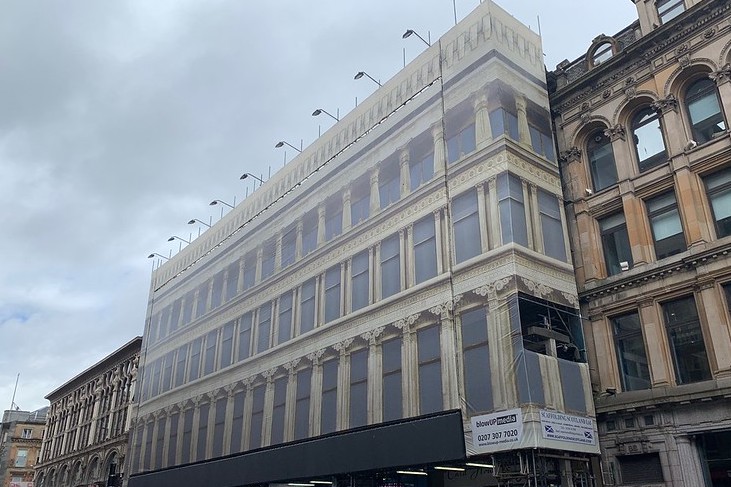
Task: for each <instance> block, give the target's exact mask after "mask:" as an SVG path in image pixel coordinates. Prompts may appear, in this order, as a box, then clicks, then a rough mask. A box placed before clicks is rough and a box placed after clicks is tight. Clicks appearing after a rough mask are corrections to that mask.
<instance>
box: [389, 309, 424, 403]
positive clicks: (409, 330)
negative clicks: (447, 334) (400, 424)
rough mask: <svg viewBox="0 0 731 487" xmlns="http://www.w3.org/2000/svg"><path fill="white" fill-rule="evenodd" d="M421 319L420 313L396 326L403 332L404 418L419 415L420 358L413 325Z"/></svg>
mask: <svg viewBox="0 0 731 487" xmlns="http://www.w3.org/2000/svg"><path fill="white" fill-rule="evenodd" d="M418 319H419V313H417V314H414V315H411V316H408V317H406V318H404V319H401V320H398V321H397V322H395V323H394V326H395V327H396V328H398V329H400V330H401V333H402V340H401V370H402V380H401V396H402V398H403V403H404V410H403V414H404V417H408V416H416V415H417V414H419V408H418V402H417V398H418V397H419V391H418V387H417V384H418V383H419V378H418V376H417V372H418V369H417V362H418V357H417V353H416V339H415V338H414V335H415V330H414V329H413V325H414V324H415V323H416V320H418Z"/></svg>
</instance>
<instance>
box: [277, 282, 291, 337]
mask: <svg viewBox="0 0 731 487" xmlns="http://www.w3.org/2000/svg"><path fill="white" fill-rule="evenodd" d="M278 321H279V324H278V328H279V329H278V333H279V335H278V337H277V343H284V342H286V341H288V340H289V339H290V338H292V292H291V291H290V292H288V293H286V294H282V296H281V297H280V298H279V320H278Z"/></svg>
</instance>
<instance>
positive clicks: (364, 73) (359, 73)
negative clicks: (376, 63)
mask: <svg viewBox="0 0 731 487" xmlns="http://www.w3.org/2000/svg"><path fill="white" fill-rule="evenodd" d="M363 76H365V77H366V78H368V79H369V80H371V81H373V82H374V83H375V84H377V85H378V86H381V82H380V81H378V80H377V79H375V78H374V77H373V76H371V75H370V74H368V73H366V72H365V71H358V72H357V73H355V76H353V79H361V78H362V77H363Z"/></svg>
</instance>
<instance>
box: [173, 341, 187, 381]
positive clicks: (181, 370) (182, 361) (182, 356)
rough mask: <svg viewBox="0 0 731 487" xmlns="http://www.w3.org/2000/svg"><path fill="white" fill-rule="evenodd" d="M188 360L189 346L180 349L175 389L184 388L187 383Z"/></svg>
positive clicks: (176, 364) (176, 367) (176, 363)
mask: <svg viewBox="0 0 731 487" xmlns="http://www.w3.org/2000/svg"><path fill="white" fill-rule="evenodd" d="M187 359H188V344H187V343H186V344H185V345H183V346H181V347H180V348H178V353H177V360H176V362H175V387H179V386H182V385H183V383H184V382H185V365H186V363H187Z"/></svg>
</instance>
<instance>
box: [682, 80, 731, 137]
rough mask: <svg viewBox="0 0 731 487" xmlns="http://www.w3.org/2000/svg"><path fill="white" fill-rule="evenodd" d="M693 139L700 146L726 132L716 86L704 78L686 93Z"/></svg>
mask: <svg viewBox="0 0 731 487" xmlns="http://www.w3.org/2000/svg"><path fill="white" fill-rule="evenodd" d="M686 104H687V106H688V113H689V114H690V122H691V125H692V130H693V138H694V139H695V141H696V142H698V143H699V144H702V143H704V142H708V141H709V140H711V139H712V138H713V136H714V135H715V134H717V133H721V132H723V131H724V130H726V122H725V121H724V119H723V113H721V107H720V105H719V103H718V93H717V91H716V84H715V83H714V82H713V81H712V80H710V79H708V78H703V79H700V80H698V81H696V82H695V83H693V84H692V85H691V86H690V87H689V88H688V91H687V93H686Z"/></svg>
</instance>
